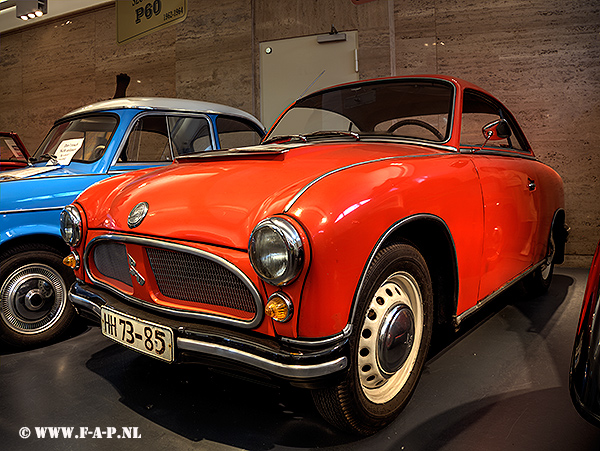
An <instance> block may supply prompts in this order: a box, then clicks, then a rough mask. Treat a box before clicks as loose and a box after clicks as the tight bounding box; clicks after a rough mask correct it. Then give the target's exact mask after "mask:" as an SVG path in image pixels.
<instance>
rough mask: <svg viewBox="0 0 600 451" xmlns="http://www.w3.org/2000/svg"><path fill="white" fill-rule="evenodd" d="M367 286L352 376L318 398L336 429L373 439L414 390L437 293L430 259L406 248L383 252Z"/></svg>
mask: <svg viewBox="0 0 600 451" xmlns="http://www.w3.org/2000/svg"><path fill="white" fill-rule="evenodd" d="M363 287H364V289H363V291H362V294H361V295H360V297H359V300H358V306H357V311H356V314H355V318H354V323H353V331H354V333H353V337H352V338H351V340H350V349H351V355H350V365H349V368H348V372H347V374H346V376H345V378H344V379H343V380H342V381H341V382H340V383H339V384H338V385H336V386H333V387H328V388H325V389H319V390H315V391H313V399H314V401H315V405H316V406H317V409H318V410H319V412H320V413H321V415H322V416H323V417H324V418H325V419H326V420H328V421H329V422H330V423H332V424H333V425H334V426H337V427H338V428H340V429H343V430H347V431H350V432H354V433H359V434H363V435H368V434H372V433H374V432H376V431H377V430H379V429H381V428H382V427H384V426H385V425H387V424H388V423H390V422H391V421H392V420H393V419H394V418H395V417H396V416H397V415H398V413H400V411H401V410H402V409H403V408H404V407H405V406H406V404H407V403H408V401H409V399H410V397H411V396H412V394H413V392H414V390H415V387H416V384H417V381H418V379H419V377H420V375H421V371H422V369H423V365H424V363H425V358H426V357H427V351H428V349H429V343H430V341H431V331H432V324H433V293H432V288H431V278H430V275H429V271H428V268H427V264H426V263H425V260H424V259H423V257H422V256H421V254H420V253H419V252H418V251H417V250H416V249H415V248H414V247H412V246H410V245H407V244H392V245H390V246H388V247H386V248H384V249H382V250H381V251H379V252H378V253H377V255H376V256H375V258H374V260H373V262H372V264H371V266H370V268H369V270H368V271H367V275H366V277H365V281H364V285H363Z"/></svg>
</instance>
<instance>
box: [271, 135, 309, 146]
mask: <svg viewBox="0 0 600 451" xmlns="http://www.w3.org/2000/svg"><path fill="white" fill-rule="evenodd" d="M294 139H299V140H300V141H302V142H306V141H308V140H307V139H306V136H304V135H281V136H274V137H273V138H269V139H267V140H266V141H263V142H262V143H261V144H271V143H277V142H282V141H293V140H294Z"/></svg>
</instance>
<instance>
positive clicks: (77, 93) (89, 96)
mask: <svg viewBox="0 0 600 451" xmlns="http://www.w3.org/2000/svg"><path fill="white" fill-rule="evenodd" d="M188 10H189V12H188V17H187V19H186V20H185V21H184V22H182V23H180V24H177V25H174V26H172V27H169V28H166V29H164V30H162V31H159V32H156V33H154V34H151V35H149V36H146V37H144V38H141V39H138V40H135V41H132V42H129V43H127V44H123V45H118V44H117V43H116V26H115V9H114V6H113V5H107V6H103V7H100V8H97V9H92V10H88V11H84V12H82V13H79V14H75V15H70V16H68V17H63V18H61V19H57V20H53V21H48V22H45V23H42V24H39V25H36V24H32V25H29V26H27V27H24V28H22V29H19V30H16V31H11V32H8V33H5V34H2V35H0V76H1V83H0V95H1V98H2V102H1V103H0V128H2V130H14V131H17V132H18V133H19V134H20V135H21V137H22V138H23V140H24V142H25V144H26V145H27V146H28V147H30V148H32V149H33V148H35V147H36V146H37V145H38V144H39V143H40V142H41V140H42V138H43V136H44V133H45V132H46V131H47V130H48V128H49V127H50V126H51V124H52V122H53V121H54V120H55V119H56V118H58V117H60V116H61V115H62V114H64V113H66V112H68V111H70V110H71V109H74V108H76V107H78V106H81V105H84V104H87V103H91V102H94V101H97V100H102V99H107V98H110V97H112V95H113V94H114V90H115V76H116V74H118V73H121V72H125V73H127V74H129V75H130V76H131V84H130V86H129V89H128V94H129V95H146V96H164V97H183V98H192V99H202V100H207V101H213V102H219V103H225V104H229V105H232V106H235V107H238V108H241V109H244V110H246V111H249V112H251V113H253V114H255V115H257V116H258V115H259V114H258V112H259V111H260V105H259V103H258V102H259V100H258V99H259V98H260V96H259V95H258V94H259V92H258V90H259V80H258V78H259V75H258V74H259V70H258V69H259V68H258V55H257V49H258V43H260V42H262V41H269V40H275V39H283V38H290V37H296V36H306V35H312V34H321V33H325V32H328V31H329V30H330V28H331V25H335V27H336V28H337V29H338V30H340V31H341V30H358V36H359V61H360V66H359V67H360V77H361V78H371V77H380V76H388V75H395V74H397V75H403V74H417V73H441V74H448V75H454V76H457V77H461V78H464V79H467V80H469V81H472V82H474V83H475V84H477V85H479V86H481V87H482V88H484V89H487V90H488V91H490V92H492V93H493V94H495V95H496V96H497V97H498V98H500V100H502V101H503V102H504V103H505V104H506V105H507V106H508V107H509V108H510V109H511V110H512V111H513V113H514V114H515V115H516V116H517V119H518V120H519V121H520V123H521V125H522V127H523V128H524V130H525V133H526V134H527V136H528V138H529V140H530V142H531V144H532V146H533V148H534V151H535V152H536V154H537V155H538V156H539V158H540V159H541V160H542V161H544V162H545V163H547V164H549V165H551V166H552V167H554V168H555V169H556V170H557V171H558V172H559V173H560V174H561V175H562V176H563V179H564V181H565V192H566V193H565V194H566V203H567V216H568V222H569V224H570V225H571V227H572V233H571V238H570V241H569V243H568V249H567V252H568V257H567V263H568V264H570V265H581V266H585V265H589V262H590V259H591V255H592V253H593V250H594V247H595V244H596V242H597V241H598V239H600V202H598V199H599V198H600V183H599V180H598V173H599V170H600V155H599V153H600V152H599V151H600V126H599V125H600V4H598V2H597V1H596V0H494V1H492V0H477V1H472V0H471V1H468V0H467V1H465V0H376V1H372V2H368V3H365V4H362V5H358V6H357V5H354V4H353V3H352V2H351V1H350V0H223V1H220V2H214V1H212V0H188Z"/></svg>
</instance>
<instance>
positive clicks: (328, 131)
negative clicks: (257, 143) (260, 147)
mask: <svg viewBox="0 0 600 451" xmlns="http://www.w3.org/2000/svg"><path fill="white" fill-rule="evenodd" d="M453 100H454V87H453V86H452V85H451V84H450V83H448V82H444V81H439V80H424V79H402V80H397V79H395V80H394V79H384V80H377V81H368V82H364V83H352V84H348V85H343V86H338V87H334V88H330V89H327V90H324V91H319V92H317V93H314V94H310V95H308V96H306V97H304V98H302V99H299V100H298V101H296V103H294V104H293V105H292V107H291V108H290V109H289V110H288V111H287V112H286V113H285V114H284V115H283V116H282V117H281V118H280V119H279V122H277V123H276V124H275V126H274V128H273V129H272V130H271V132H270V133H269V135H268V136H267V138H266V139H265V142H268V141H276V140H277V139H278V137H281V138H282V139H285V138H288V139H292V138H293V137H294V136H299V137H300V138H301V139H303V140H304V139H306V140H310V139H326V138H327V137H329V136H332V137H336V136H337V137H339V136H342V135H346V136H350V135H352V136H356V137H359V136H360V139H363V138H368V137H373V138H375V137H385V138H387V139H390V138H393V137H398V138H401V139H407V138H408V139H411V140H419V141H421V140H424V141H433V142H444V141H446V140H447V139H448V138H449V134H450V124H451V117H452V105H453Z"/></svg>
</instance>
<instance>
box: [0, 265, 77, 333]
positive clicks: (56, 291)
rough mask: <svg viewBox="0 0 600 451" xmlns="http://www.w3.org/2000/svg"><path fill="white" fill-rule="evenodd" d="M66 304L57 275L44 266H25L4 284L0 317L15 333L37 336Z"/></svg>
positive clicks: (56, 318) (0, 297) (48, 325)
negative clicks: (0, 316)
mask: <svg viewBox="0 0 600 451" xmlns="http://www.w3.org/2000/svg"><path fill="white" fill-rule="evenodd" d="M66 301H67V288H66V286H65V283H64V281H63V280H62V277H61V276H60V275H59V274H58V272H56V271H55V270H54V269H53V268H51V267H50V266H47V265H42V264H31V265H26V266H23V267H21V268H19V269H17V270H16V271H14V272H13V273H12V274H10V275H9V277H8V278H7V279H6V280H5V281H4V284H3V285H2V289H1V296H0V305H1V307H2V308H1V310H0V315H2V320H3V322H4V323H5V324H6V325H7V326H8V327H10V328H11V329H12V330H14V331H15V332H18V333H22V334H38V333H41V332H43V331H45V330H47V329H49V328H50V327H52V326H53V325H54V324H55V323H56V322H57V321H58V320H59V318H60V316H61V315H62V313H63V312H64V310H65V308H66Z"/></svg>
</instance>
